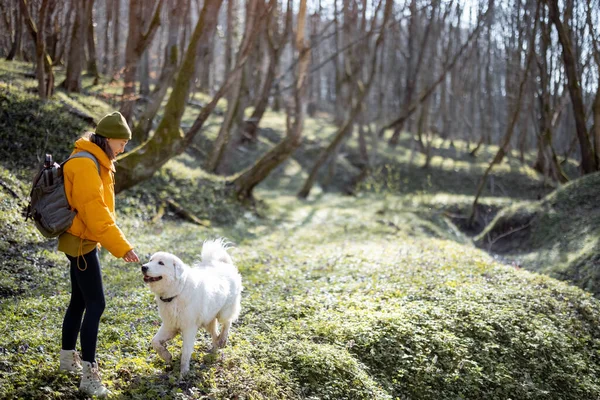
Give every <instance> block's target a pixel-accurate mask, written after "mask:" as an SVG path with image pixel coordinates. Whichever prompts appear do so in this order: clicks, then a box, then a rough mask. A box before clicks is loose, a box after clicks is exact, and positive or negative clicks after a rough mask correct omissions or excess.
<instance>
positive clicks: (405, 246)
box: [0, 63, 600, 400]
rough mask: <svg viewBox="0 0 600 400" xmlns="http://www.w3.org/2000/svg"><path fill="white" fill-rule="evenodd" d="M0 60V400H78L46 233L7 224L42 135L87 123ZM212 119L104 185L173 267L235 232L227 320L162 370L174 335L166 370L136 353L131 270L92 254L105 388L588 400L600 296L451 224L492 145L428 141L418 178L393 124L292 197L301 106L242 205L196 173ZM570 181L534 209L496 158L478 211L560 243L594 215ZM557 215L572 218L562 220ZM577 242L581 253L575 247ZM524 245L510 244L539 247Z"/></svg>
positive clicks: (59, 261)
mask: <svg viewBox="0 0 600 400" xmlns="http://www.w3.org/2000/svg"><path fill="white" fill-rule="evenodd" d="M5 64H8V66H9V67H10V68H8V67H6V68H5V66H4V64H2V63H0V103H1V104H2V108H1V110H2V111H1V113H2V114H0V115H2V118H0V139H1V140H2V142H3V143H10V146H13V147H10V149H13V150H10V149H9V150H10V151H9V150H6V151H5V153H3V154H2V156H3V157H2V158H1V159H0V180H1V181H2V189H1V190H0V221H1V222H2V223H1V224H0V236H1V237H2V241H1V242H0V243H1V245H0V265H1V266H2V268H0V299H1V304H0V338H1V339H0V398H3V399H4V398H6V399H21V398H23V399H30V398H31V399H83V398H85V397H84V396H83V395H81V394H80V393H79V392H78V390H77V386H78V378H77V377H76V376H72V375H63V374H60V373H59V372H58V371H57V364H58V352H59V349H60V330H61V323H62V317H63V315H64V311H65V307H66V305H67V303H68V299H69V279H68V267H67V261H66V259H65V257H64V256H62V255H61V254H59V253H57V252H56V251H55V250H54V249H55V242H54V241H52V240H44V239H43V238H41V237H40V235H39V234H37V232H36V231H35V230H34V228H33V226H32V224H24V223H22V222H21V220H20V215H19V209H20V207H22V205H23V202H24V199H25V197H26V193H27V190H28V179H29V177H30V175H28V174H29V173H30V172H31V169H32V166H33V165H34V164H35V163H34V162H33V161H35V160H36V152H38V151H40V147H39V146H40V145H39V143H38V141H39V137H44V133H43V131H44V129H45V128H46V127H48V126H57V127H58V126H60V127H62V129H60V130H56V132H55V135H56V136H54V135H53V136H52V137H53V139H52V140H53V142H52V143H51V147H50V148H52V149H56V154H58V155H62V154H63V151H64V152H65V156H66V154H68V151H69V147H70V145H71V142H72V140H73V139H74V138H75V137H76V136H77V133H78V132H79V131H80V130H81V129H83V128H85V126H82V125H81V124H82V123H81V122H80V121H77V120H76V119H74V118H73V117H72V115H69V114H68V113H67V111H66V110H65V109H64V107H63V106H61V104H60V103H59V102H56V101H51V102H48V103H46V104H41V103H39V102H38V101H36V100H35V97H34V96H33V95H32V94H27V93H24V92H22V91H14V90H12V89H11V90H8V89H6V88H5V86H6V85H7V84H6V83H2V82H1V81H3V80H4V79H6V78H2V77H3V76H7V75H10V74H16V75H18V73H19V72H18V71H19V68H18V64H11V63H5ZM15 65H17V66H15ZM23 68H24V67H23ZM7 69H8V71H7ZM13 70H16V72H14V71H13ZM11 76H12V75H11ZM19 79H20V78H19ZM13 84H14V83H11V85H13ZM3 85H4V86H3ZM25 86H26V84H23V85H22V86H21V87H25ZM11 87H12V86H11ZM3 88H5V90H3ZM115 93H118V90H115ZM57 98H58V96H57ZM101 98H102V96H101V92H98V93H93V95H92V94H90V96H86V95H82V96H74V97H73V98H72V99H73V101H74V102H76V103H77V104H80V106H81V107H83V108H85V109H86V110H94V109H96V110H99V109H101V107H103V106H102V105H101V103H97V102H99V101H100V100H98V99H101ZM98 104H100V105H98ZM27 111H29V114H28V113H27ZM267 117H268V120H267V121H266V122H267V124H268V126H269V129H266V130H263V131H261V136H260V141H259V142H258V143H257V144H255V145H253V146H248V147H247V148H246V149H244V150H236V153H234V154H235V156H233V157H231V159H232V161H234V162H233V164H232V165H233V166H232V169H234V170H237V169H240V168H243V167H244V166H247V165H248V164H249V163H250V162H251V160H253V159H255V158H256V157H257V156H258V155H260V154H261V153H262V152H264V151H266V150H267V149H268V148H270V146H272V145H273V144H274V143H276V142H278V141H279V140H280V139H281V137H282V136H283V135H284V134H285V133H284V132H283V130H282V129H281V127H282V126H284V124H283V125H282V123H283V122H284V119H283V117H282V116H281V115H278V114H275V113H270V114H269V115H268V116H267ZM213 118H215V119H214V120H213V123H215V124H216V123H218V118H216V117H213ZM215 127H216V126H213V127H212V128H210V129H207V130H206V131H203V132H202V133H201V134H200V135H198V137H197V138H196V141H195V148H193V149H190V150H189V151H188V152H186V153H185V154H182V155H180V156H179V157H177V158H175V159H173V160H171V161H169V163H167V164H166V165H165V166H164V167H163V168H162V169H161V170H160V171H159V173H157V174H156V175H155V176H154V177H153V178H152V179H151V180H150V181H148V182H144V183H142V184H140V185H138V186H136V187H135V188H133V189H132V190H128V191H126V192H125V193H122V194H120V195H119V196H118V198H117V204H118V210H117V211H118V214H119V225H120V226H121V228H122V229H123V230H124V232H125V233H126V235H127V237H128V238H129V239H130V240H131V241H132V242H133V243H134V244H135V247H136V251H137V252H138V254H140V256H141V257H142V258H143V259H147V257H148V256H149V255H150V254H152V253H153V252H155V251H159V250H167V251H170V252H173V253H175V254H177V255H178V256H180V257H181V258H182V259H183V260H184V261H186V262H188V263H191V262H192V261H194V259H195V258H196V257H197V256H198V254H199V253H200V246H201V243H202V241H203V240H204V239H207V238H214V237H217V236H222V237H225V238H227V239H229V240H231V241H233V242H234V243H235V247H234V248H233V249H232V250H231V255H232V257H233V259H234V260H235V262H236V264H237V265H238V267H239V269H240V272H241V274H242V276H243V282H244V288H245V289H244V292H243V300H242V314H241V316H240V319H239V320H238V322H236V323H235V324H234V327H233V330H232V334H231V341H230V343H229V345H228V346H227V347H226V348H225V349H224V350H223V351H222V352H221V353H220V354H219V355H218V356H217V357H215V358H211V357H206V356H205V352H206V350H207V348H208V347H209V339H208V337H207V334H206V333H201V334H199V335H198V339H197V342H196V347H195V352H194V354H193V358H192V363H191V368H192V369H191V374H190V375H189V376H188V377H187V378H186V379H185V380H183V381H180V380H179V379H178V369H179V367H178V361H179V359H178V356H179V354H180V346H181V341H180V340H179V339H175V340H174V341H173V343H171V344H170V345H169V347H170V350H171V351H172V352H173V353H174V355H175V360H174V363H173V365H172V366H167V365H165V364H164V362H163V361H162V360H161V359H160V358H159V357H158V356H157V355H156V354H155V352H154V351H153V350H152V349H151V347H150V345H149V343H150V339H151V338H152V336H153V335H154V334H155V333H156V331H157V329H158V326H159V324H160V321H159V317H158V313H157V309H156V304H155V301H154V298H153V296H152V294H151V293H150V291H149V290H148V289H147V288H146V287H145V286H144V284H143V282H142V279H141V273H140V271H139V265H135V264H125V263H124V262H123V261H122V260H116V259H114V258H113V257H112V256H110V255H109V254H107V253H106V252H102V255H101V264H102V266H103V274H104V285H105V291H106V299H107V308H106V311H105V313H104V315H103V317H102V321H101V328H100V336H99V343H98V360H99V363H100V367H101V370H102V373H103V380H104V382H105V383H106V384H107V385H108V387H109V389H110V390H111V391H112V392H113V395H112V398H116V399H159V398H160V399H186V400H187V399H234V398H238V399H352V400H354V399H386V400H387V399H442V400H444V399H482V398H485V399H507V398H512V399H561V400H564V399H588V398H590V399H591V398H597V397H598V396H600V385H599V384H598V382H597V377H598V375H599V374H600V360H599V358H598V355H599V354H600V331H599V329H598V321H599V320H600V302H599V301H598V300H597V299H596V298H594V297H593V296H592V294H591V293H589V292H586V291H584V290H581V289H580V288H577V287H575V286H572V285H569V284H568V283H566V282H562V281H559V280H556V279H553V278H551V277H549V276H547V275H544V274H537V273H530V272H528V271H526V270H525V269H523V268H519V267H518V266H516V265H510V264H508V265H507V264H506V263H504V262H503V261H504V259H502V258H499V257H496V256H494V255H492V254H489V253H487V252H486V251H484V250H483V249H481V248H478V247H477V246H476V244H478V242H476V243H474V242H473V241H472V240H471V238H470V237H469V236H468V235H466V234H465V233H464V232H462V231H461V230H460V229H458V227H457V223H456V221H457V219H459V218H460V217H461V216H462V215H464V214H465V213H466V212H468V210H469V207H470V204H471V202H472V193H473V191H474V185H471V184H472V183H473V184H474V183H476V181H477V179H478V177H479V174H480V173H481V171H482V168H483V166H484V165H485V163H486V162H487V161H489V158H490V157H492V156H493V152H494V150H493V148H492V149H489V148H485V149H483V151H482V153H481V154H480V156H479V157H478V158H477V159H471V158H470V157H469V156H468V154H467V151H466V148H467V146H466V144H465V143H458V144H457V145H456V147H455V148H454V149H450V148H449V147H447V144H444V143H443V142H441V141H440V142H439V143H438V142H435V147H434V151H435V153H434V155H435V157H434V158H433V160H432V165H431V168H430V169H429V170H424V169H421V168H420V165H421V163H422V162H423V159H422V158H421V156H420V155H415V154H412V155H411V152H410V142H411V140H412V139H411V138H410V137H409V136H408V135H405V136H403V138H402V141H401V143H400V147H398V148H396V149H395V150H390V149H387V148H385V147H384V146H382V147H381V149H380V152H379V153H378V155H377V159H378V160H379V161H378V164H376V165H377V168H376V169H375V173H374V175H373V176H372V177H371V178H370V179H369V180H368V181H366V182H365V183H364V185H363V186H362V187H361V188H360V190H358V191H357V192H356V195H355V196H342V195H340V194H339V193H338V192H337V190H339V189H340V188H341V187H342V186H343V185H342V184H343V182H347V181H349V180H350V179H351V177H352V174H353V172H354V171H353V170H352V169H351V168H350V169H348V168H342V165H340V167H339V168H337V169H336V171H335V175H334V178H335V179H333V181H332V182H333V184H332V185H330V186H328V187H327V188H325V189H323V188H322V187H320V186H317V187H316V188H315V190H314V191H313V192H312V193H311V196H310V197H309V198H308V199H307V200H304V201H301V200H298V199H297V198H296V197H295V193H296V191H297V190H298V189H299V187H300V185H301V184H302V183H303V179H304V177H306V175H307V173H308V170H307V169H308V168H309V167H310V166H311V165H312V163H311V160H314V157H315V155H316V154H318V152H319V151H320V149H321V148H323V146H325V145H326V144H327V138H328V137H331V135H332V134H333V132H334V131H335V129H334V128H332V127H331V125H329V124H328V121H327V119H326V118H324V117H319V118H316V119H312V120H309V121H308V122H307V127H309V128H307V132H306V135H305V141H304V143H303V146H302V147H301V148H300V149H299V151H297V152H296V153H295V154H294V157H293V159H290V160H288V161H287V162H286V163H285V164H284V165H282V166H281V167H280V168H278V169H277V170H276V171H275V172H274V173H273V174H272V176H270V177H269V179H268V180H267V181H265V182H264V183H263V184H261V185H260V186H259V187H258V188H257V193H256V195H257V197H258V198H259V200H260V201H259V202H257V204H256V208H254V209H244V208H242V207H241V206H240V205H238V204H237V203H235V202H232V201H231V199H229V198H228V197H227V196H226V190H224V182H225V180H224V178H223V177H220V176H215V175H211V174H207V173H206V172H204V171H203V170H202V169H201V168H199V166H200V165H201V164H202V162H203V158H204V157H205V154H207V153H206V152H207V149H209V148H210V143H211V140H212V139H214V137H215V135H216V130H215ZM24 137H27V138H30V140H23V138H24ZM16 146H21V147H20V148H19V151H16V150H14V149H16ZM63 146H64V150H63ZM42 149H44V148H43V147H42ZM3 151H4V149H3ZM341 154H342V156H343V159H344V160H346V161H345V162H348V165H351V164H352V162H353V160H355V159H356V158H357V154H358V153H357V144H356V143H355V141H354V140H353V139H350V140H348V141H347V143H346V144H345V145H344V147H343V148H342V149H341ZM17 155H18V156H17ZM343 165H346V164H343ZM592 179H593V178H592ZM466 182H468V184H467V183H466ZM574 185H579V186H577V187H576V189H577V190H570V189H569V187H565V188H563V189H561V190H559V191H556V192H554V193H553V194H552V195H550V196H548V197H546V198H545V199H544V200H543V201H542V202H540V203H537V202H536V198H537V196H538V195H540V194H541V195H545V194H546V193H547V192H548V191H549V190H551V188H549V187H547V186H546V185H545V184H544V181H543V179H542V178H540V177H538V176H537V175H535V174H534V173H533V172H532V171H531V170H530V169H529V168H527V167H523V166H522V165H521V164H520V163H519V162H517V160H516V158H515V157H514V156H511V157H509V158H508V159H507V160H506V161H505V162H504V163H503V164H501V165H499V166H498V168H497V169H495V170H494V185H492V186H489V187H488V188H487V189H486V192H485V195H484V197H483V198H482V200H481V202H482V207H483V209H484V210H486V213H485V216H486V217H487V218H490V219H491V218H492V217H493V216H494V215H496V214H497V215H498V217H497V220H500V219H501V218H502V217H501V216H502V215H505V214H504V213H506V212H507V211H502V210H503V209H505V208H506V207H507V206H509V205H510V204H511V203H513V202H515V201H518V202H519V204H520V205H521V206H522V207H529V208H527V210H529V211H528V213H525V214H526V215H530V214H531V213H539V215H540V218H541V217H542V216H549V217H551V218H554V217H553V215H554V214H559V213H560V215H561V216H563V217H564V218H563V219H561V220H560V221H558V222H557V225H552V226H550V227H548V228H546V229H551V230H552V231H557V230H558V228H557V227H560V228H562V227H563V226H567V227H569V229H571V230H572V233H569V234H568V242H569V244H567V246H570V245H571V244H572V243H574V242H575V241H576V240H577V239H576V238H575V232H576V231H577V230H578V231H579V232H582V231H583V229H589V230H590V231H589V232H595V231H593V229H592V227H593V226H597V225H594V224H597V223H596V222H594V221H596V220H594V219H593V218H591V219H590V218H589V217H590V216H593V215H595V214H593V213H594V210H593V208H589V207H588V205H589V204H593V200H594V199H595V198H596V197H595V195H594V192H593V191H592V190H590V191H588V190H585V189H586V188H595V187H597V184H594V183H593V181H591V180H590V181H585V180H581V181H578V183H574ZM571 189H573V188H571ZM576 194H577V195H580V197H575V195H576ZM166 200H175V201H176V202H177V203H179V204H181V205H182V206H183V207H185V208H186V209H188V210H189V211H190V212H192V213H193V214H194V215H196V216H197V217H198V218H200V219H203V220H205V221H207V222H208V223H207V224H206V225H207V226H200V225H195V224H190V223H187V222H184V221H182V220H181V219H180V218H179V217H178V215H177V214H176V212H175V211H174V210H173V209H170V208H168V207H165V210H164V211H165V212H164V214H162V216H161V214H160V212H161V211H160V210H161V206H162V205H163V203H164V202H165V201H166ZM542 206H543V208H539V209H538V208H537V207H542ZM575 209H577V210H579V211H580V213H581V218H579V217H578V218H579V219H575V220H571V221H569V220H568V219H566V216H567V215H572V214H573V210H575ZM536 215H538V214H536ZM586 216H587V218H586ZM561 218H562V217H561ZM573 221H574V222H576V224H573V225H572V226H571V225H570V223H571V222H573ZM491 226H494V225H491ZM584 226H585V227H589V228H582V227H584ZM490 229H491V228H490ZM489 232H493V231H489V230H487V231H484V233H482V235H483V236H482V237H485V235H489V234H490V233H489ZM569 232H571V231H569ZM539 237H540V238H541V239H540V240H542V239H543V236H539ZM590 238H591V239H590V240H587V239H586V241H585V243H587V244H586V246H587V247H585V248H586V249H589V251H590V254H591V252H592V251H594V247H593V246H594V242H593V238H592V236H590ZM536 240H537V239H536ZM542 241H543V240H542ZM527 243H528V242H525V241H524V242H523V243H522V246H523V249H524V248H525V247H526V246H530V245H531V244H532V243H537V242H535V241H532V242H531V243H529V245H528V244H527ZM497 244H498V245H500V244H501V243H500V241H499V242H498V243H497ZM527 248H528V249H529V250H531V249H532V248H534V247H531V246H530V247H527ZM570 251H571V250H569V252H570ZM596 254H597V252H596ZM548 264H549V265H558V264H554V260H552V262H550V261H549V262H548ZM584 264H585V263H584ZM585 265H588V264H585Z"/></svg>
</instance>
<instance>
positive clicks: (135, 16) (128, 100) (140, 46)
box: [120, 0, 164, 123]
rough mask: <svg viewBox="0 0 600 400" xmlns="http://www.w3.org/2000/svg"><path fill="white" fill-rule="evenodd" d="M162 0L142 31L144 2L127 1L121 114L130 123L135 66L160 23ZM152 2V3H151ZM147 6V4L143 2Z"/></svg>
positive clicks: (138, 0) (133, 95) (134, 97)
mask: <svg viewBox="0 0 600 400" xmlns="http://www.w3.org/2000/svg"><path fill="white" fill-rule="evenodd" d="M163 3H164V0H158V5H157V6H156V9H155V12H154V16H153V17H152V20H151V21H150V24H149V26H148V29H147V30H146V32H145V33H144V32H142V29H143V25H144V4H143V2H142V1H141V0H131V1H130V3H129V35H128V36H127V47H126V49H125V76H124V81H123V100H122V103H121V110H120V111H121V114H123V117H125V119H126V120H127V122H128V123H131V121H132V119H133V107H134V105H135V102H136V94H135V82H136V74H137V66H138V63H139V61H140V58H141V57H142V54H143V53H144V51H145V50H146V49H147V48H148V46H149V45H150V43H151V42H152V39H153V37H154V34H155V33H156V30H157V28H158V26H159V25H160V10H161V8H162V5H163ZM153 4H154V3H153ZM145 5H146V6H148V4H145Z"/></svg>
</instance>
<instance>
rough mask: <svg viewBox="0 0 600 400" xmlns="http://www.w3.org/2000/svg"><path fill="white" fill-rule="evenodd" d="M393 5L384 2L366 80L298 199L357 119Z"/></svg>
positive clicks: (310, 184) (307, 193) (303, 195)
mask: <svg viewBox="0 0 600 400" xmlns="http://www.w3.org/2000/svg"><path fill="white" fill-rule="evenodd" d="M381 3H382V2H380V3H379V5H381ZM393 4H394V2H393V0H386V3H385V8H384V12H383V20H382V22H381V28H380V30H379V35H378V36H377V39H376V40H375V46H374V49H373V51H372V53H371V55H370V57H371V62H370V69H369V71H368V75H367V79H366V81H365V82H362V81H361V80H360V79H359V81H358V82H357V84H356V88H357V90H358V93H357V96H356V99H355V100H354V104H353V105H352V108H351V110H350V112H349V114H348V116H347V117H346V120H345V121H344V123H343V124H342V126H340V127H339V128H338V130H337V131H336V133H335V136H334V139H333V140H332V142H331V143H330V144H329V146H328V147H327V148H326V149H325V150H323V151H322V152H321V154H320V155H319V157H318V158H317V160H316V162H315V165H314V166H313V168H312V169H311V171H310V174H309V176H308V178H307V179H306V181H305V182H304V185H303V187H302V188H301V189H300V191H299V192H298V197H300V198H306V197H308V195H309V193H310V191H311V189H312V187H313V185H314V182H315V181H316V179H317V174H318V172H319V169H320V168H321V167H322V166H323V164H325V162H326V161H327V159H328V158H329V157H330V155H331V154H332V153H333V152H334V151H335V149H337V148H338V146H339V145H340V144H341V143H342V141H343V139H344V138H345V136H346V135H347V134H348V132H350V129H349V128H350V126H351V125H352V124H353V123H354V120H355V118H356V117H357V115H358V113H359V111H360V110H361V108H362V106H363V100H364V99H365V97H366V96H367V95H368V93H369V90H370V88H371V84H372V83H373V77H374V76H375V71H376V69H377V68H376V66H377V54H378V50H379V47H380V46H381V44H382V43H383V38H384V33H385V31H386V26H387V23H388V21H389V19H390V16H391V14H392V9H393ZM378 11H379V7H378V8H377V10H376V11H375V13H374V14H373V22H372V25H371V31H370V33H371V34H372V33H373V32H374V28H375V25H376V18H377V14H378Z"/></svg>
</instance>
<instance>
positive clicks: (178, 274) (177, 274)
mask: <svg viewBox="0 0 600 400" xmlns="http://www.w3.org/2000/svg"><path fill="white" fill-rule="evenodd" d="M173 268H174V271H175V279H179V278H181V274H182V273H183V266H182V265H181V263H180V262H179V261H178V260H173Z"/></svg>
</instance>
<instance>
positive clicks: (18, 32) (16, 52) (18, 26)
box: [6, 0, 23, 61]
mask: <svg viewBox="0 0 600 400" xmlns="http://www.w3.org/2000/svg"><path fill="white" fill-rule="evenodd" d="M15 1H19V0H15ZM20 10H21V8H20V7H15V8H14V9H13V14H14V16H15V38H14V40H13V42H12V46H11V48H10V51H9V52H8V55H7V56H6V59H7V60H8V61H12V60H14V59H15V58H20V57H21V40H22V38H23V16H22V14H21V11H20Z"/></svg>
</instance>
